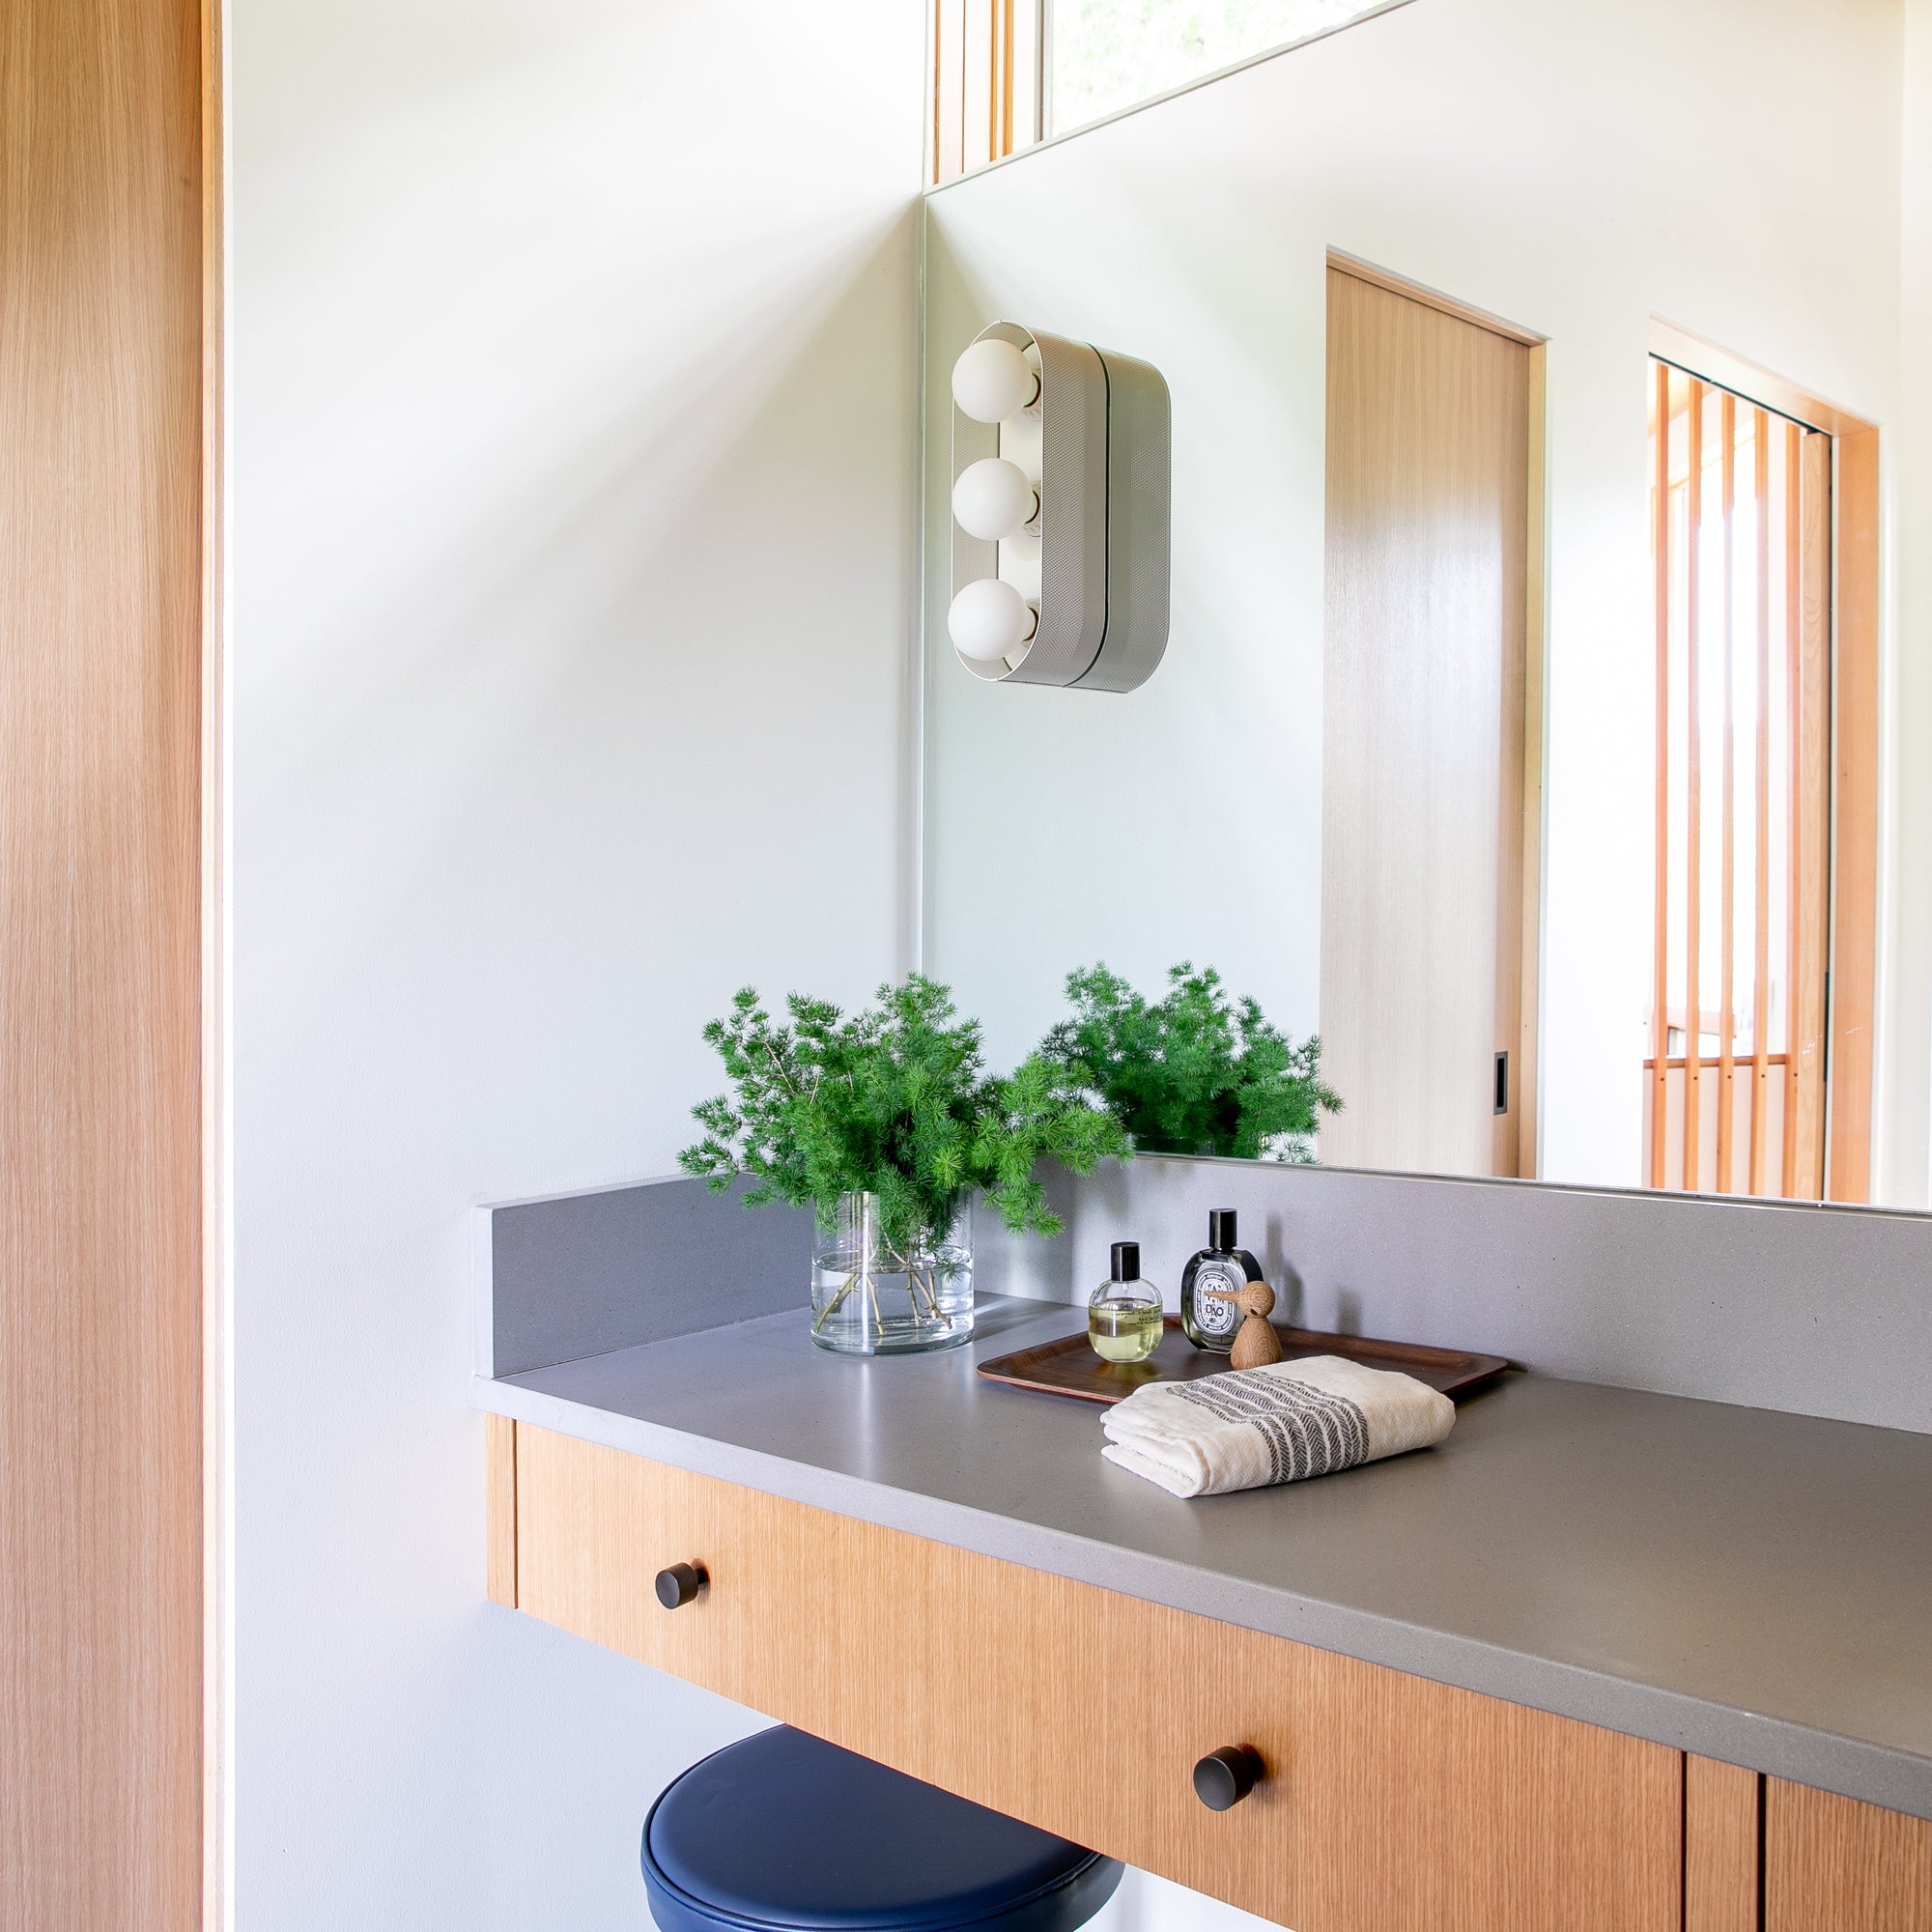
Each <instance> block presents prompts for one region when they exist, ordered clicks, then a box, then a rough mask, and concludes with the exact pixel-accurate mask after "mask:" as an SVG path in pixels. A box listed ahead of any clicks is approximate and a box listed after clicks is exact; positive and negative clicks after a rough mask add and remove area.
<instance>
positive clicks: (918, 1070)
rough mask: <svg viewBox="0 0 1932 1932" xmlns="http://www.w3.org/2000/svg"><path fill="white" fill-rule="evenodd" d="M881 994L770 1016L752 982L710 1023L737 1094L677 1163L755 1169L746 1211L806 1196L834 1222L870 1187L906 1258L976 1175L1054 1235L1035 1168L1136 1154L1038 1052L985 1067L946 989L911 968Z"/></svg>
mask: <svg viewBox="0 0 1932 1932" xmlns="http://www.w3.org/2000/svg"><path fill="white" fill-rule="evenodd" d="M878 1000H879V1004H878V1006H877V1007H875V1008H871V1009H867V1011H865V1012H860V1013H855V1014H853V1015H852V1016H851V1017H850V1018H846V1017H845V1016H844V1015H843V1014H841V1013H840V1012H839V1010H838V1008H837V1007H835V1006H832V1005H831V1004H829V1003H828V1002H827V1001H824V1000H810V999H807V998H805V997H804V996H803V995H802V994H798V993H793V994H792V995H791V996H790V997H789V998H788V999H787V1000H786V1002H785V1006H786V1009H787V1010H788V1011H789V1013H790V1015H791V1024H790V1025H789V1026H785V1025H777V1026H775V1025H774V1024H773V1023H772V1017H771V1015H770V1014H769V1013H768V1012H766V1011H765V1010H764V1009H763V1008H762V1007H760V1006H759V1004H758V996H757V994H756V993H755V992H754V991H753V989H752V988H751V987H750V986H747V987H746V988H745V989H744V990H743V991H742V992H740V993H739V994H738V995H737V996H736V997H735V998H734V999H733V1000H732V1002H731V1012H730V1015H729V1017H727V1018H725V1019H722V1020H713V1021H712V1022H711V1024H710V1025H709V1026H707V1027H706V1028H705V1029H704V1037H705V1039H706V1040H707V1041H708V1042H709V1043H710V1044H711V1045H712V1046H715V1047H716V1048H717V1049H718V1052H719V1055H720V1057H721V1058H722V1059H723V1060H724V1062H725V1072H726V1074H728V1075H729V1077H730V1079H731V1082H732V1085H733V1087H734V1089H735V1092H734V1093H732V1094H720V1095H718V1097H717V1098H715V1099H711V1100H706V1101H705V1102H704V1103H703V1105H701V1106H699V1107H696V1108H695V1109H694V1110H693V1111H694V1112H695V1114H696V1118H697V1122H698V1124H699V1126H701V1127H702V1128H703V1129H704V1138H703V1140H701V1141H699V1142H698V1143H697V1145H696V1147H690V1148H686V1149H685V1151H683V1152H682V1153H681V1154H679V1155H678V1157H677V1158H678V1165H679V1166H680V1167H682V1168H683V1169H684V1171H685V1172H686V1173H687V1174H692V1175H697V1176H700V1177H702V1178H703V1179H706V1180H707V1181H708V1182H709V1183H710V1185H711V1187H712V1189H713V1191H714V1192H722V1191H723V1190H724V1189H725V1188H726V1187H728V1186H729V1185H730V1184H731V1181H732V1179H733V1177H734V1176H737V1175H740V1174H749V1175H753V1176H755V1177H756V1179H757V1185H756V1186H755V1187H753V1189H752V1190H751V1191H750V1192H749V1193H748V1194H747V1195H746V1196H745V1205H746V1206H747V1207H757V1206H760V1205H761V1204H763V1203H765V1202H767V1201H786V1202H789V1203H791V1204H792V1205H793V1206H794V1207H800V1208H802V1207H806V1206H808V1205H810V1206H811V1207H812V1208H813V1209H814V1211H815V1212H816V1214H817V1216H818V1221H819V1225H820V1227H821V1229H822V1230H823V1231H824V1232H826V1233H830V1232H832V1229H833V1227H834V1224H835V1217H836V1214H837V1210H838V1197H839V1196H840V1195H841V1194H847V1193H850V1194H861V1193H865V1194H875V1195H877V1196H878V1200H879V1231H880V1236H881V1237H882V1239H883V1240H884V1242H885V1244H886V1246H887V1247H888V1248H889V1249H892V1250H895V1251H897V1253H899V1254H901V1255H903V1254H906V1253H909V1252H910V1251H911V1250H912V1248H913V1247H914V1246H915V1245H916V1244H918V1243H920V1242H922V1241H923V1240H929V1239H930V1238H931V1237H933V1236H937V1235H939V1234H943V1233H944V1231H945V1230H946V1229H947V1228H948V1227H949V1226H950V1225H951V1224H952V1219H953V1217H954V1215H955V1213H956V1212H957V1210H958V1208H959V1204H960V1201H961V1199H962V1198H963V1197H964V1195H965V1193H966V1190H967V1189H969V1188H975V1187H978V1188H983V1189H984V1190H985V1194H986V1198H987V1200H988V1201H990V1202H991V1203H992V1205H993V1207H994V1208H996V1209H997V1210H998V1211H999V1215H1000V1218H1001V1220H1003V1221H1004V1222H1005V1223H1006V1225H1007V1226H1008V1227H1009V1228H1010V1229H1012V1230H1013V1231H1014V1232H1015V1233H1016V1234H1038V1235H1057V1234H1059V1232H1060V1222H1059V1220H1058V1218H1057V1217H1056V1216H1055V1215H1053V1214H1051V1213H1050V1212H1048V1210H1047V1206H1046V1195H1045V1191H1044V1190H1043V1189H1042V1188H1041V1186H1040V1184H1039V1182H1038V1181H1037V1180H1036V1179H1034V1167H1035V1165H1036V1164H1037V1162H1038V1161H1040V1160H1041V1159H1043V1158H1048V1157H1051V1158H1052V1159H1054V1160H1057V1161H1059V1162H1060V1163H1061V1164H1062V1165H1063V1166H1065V1167H1068V1168H1071V1169H1072V1170H1073V1172H1074V1173H1075V1174H1087V1173H1091V1172H1092V1170H1093V1168H1094V1163H1095V1162H1096V1161H1098V1160H1099V1159H1100V1158H1101V1157H1102V1156H1103V1155H1106V1154H1122V1153H1126V1152H1128V1151H1130V1150H1129V1148H1128V1146H1127V1139H1126V1135H1125V1134H1124V1133H1123V1132H1122V1128H1121V1124H1120V1122H1117V1121H1116V1120H1115V1119H1114V1117H1113V1116H1112V1115H1111V1114H1108V1113H1106V1112H1104V1111H1102V1110H1101V1109H1100V1108H1098V1107H1095V1106H1094V1105H1093V1104H1092V1102H1091V1101H1090V1100H1088V1098H1087V1097H1086V1096H1085V1094H1083V1093H1082V1091H1081V1088H1082V1085H1083V1084H1084V1083H1082V1082H1081V1081H1079V1080H1077V1079H1075V1078H1073V1077H1071V1076H1070V1074H1069V1071H1068V1069H1067V1068H1066V1067H1065V1065H1062V1064H1061V1063H1060V1062H1058V1061H1054V1060H1049V1059H1047V1058H1045V1057H1044V1056H1043V1055H1040V1054H1033V1055H1031V1056H1030V1057H1029V1058H1028V1059H1027V1060H1025V1061H1024V1062H1023V1063H1022V1064H1021V1065H1019V1066H1018V1067H1016V1068H1015V1069H1014V1071H1013V1072H1012V1073H1010V1074H1009V1075H1007V1076H1006V1077H1005V1078H989V1077H988V1076H987V1075H986V1072H985V1070H984V1064H983V1062H982V1061H981V1059H980V1023H979V1021H978V1020H958V1021H955V1020H954V1017H953V1006H952V995H951V993H949V992H948V990H947V989H946V988H945V987H944V986H940V985H935V984H934V983H933V982H932V981H931V980H926V979H923V978H922V977H921V976H920V975H919V974H917V973H915V974H913V975H911V976H910V977H909V978H908V979H907V980H905V982H904V983H903V984H902V985H898V986H890V985H888V986H881V987H880V988H879V991H878Z"/></svg>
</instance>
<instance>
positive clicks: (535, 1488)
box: [514, 1423, 1682, 1932]
mask: <svg viewBox="0 0 1932 1932" xmlns="http://www.w3.org/2000/svg"><path fill="white" fill-rule="evenodd" d="M514 1456H515V1524H516V1568H515V1594H516V1603H517V1606H518V1607H519V1608H520V1609H523V1610H526V1611H527V1612H528V1613H529V1614H531V1615H533V1616H537V1617H541V1618H543V1619H544V1620H546V1621H547V1622H550V1623H553V1624H555V1625H557V1626H559V1627H560V1628H563V1629H565V1630H569V1631H573V1632H575V1633H577V1634H580V1635H582V1636H586V1637H589V1638H590V1639H591V1640H592V1641H594V1642H597V1643H602V1644H605V1645H607V1646H608V1647H609V1648H611V1649H613V1650H617V1651H621V1652H623V1653H625V1654H626V1655H628V1656H631V1657H635V1658H638V1659H639V1660H641V1661H642V1662H646V1663H650V1664H654V1665H656V1666H657V1667H658V1668H660V1669H663V1670H668V1671H670V1672H672V1673H674V1674H675V1675H677V1676H679V1677H683V1678H686V1679H689V1680H690V1681H691V1682H693V1683H696V1684H700V1685H703V1686H704V1687H705V1688H707V1689H709V1690H716V1691H718V1692H720V1693H721V1694H723V1695H724V1696H726V1697H730V1698H732V1699H734V1700H735V1701H737V1702H739V1703H742V1704H746V1705H749V1706H751V1707H752V1708H753V1710H757V1711H762V1712H765V1713H767V1714H768V1715H770V1716H771V1717H774V1718H777V1719H782V1720H784V1721H785V1722H787V1723H792V1724H796V1725H798V1726H799V1727H800V1728H801V1729H803V1730H807V1731H810V1732H812V1733H814V1734H815V1735H817V1736H820V1737H824V1738H829V1739H831V1740H832V1741H833V1742H835V1743H837V1744H841V1745H844V1746H847V1747H850V1748H851V1749H854V1750H858V1751H862V1752H864V1753H865V1754H866V1755H867V1756H869V1757H873V1758H876V1759H878V1760H880V1761H881V1762H883V1763H886V1764H890V1765H894V1766H895V1767H897V1768H898V1769H899V1770H902V1771H905V1772H909V1773H911V1774H912V1775H913V1776H917V1777H923V1778H925V1779H927V1780H928V1781H929V1782H931V1783H934V1784H939V1785H943V1786H945V1787H946V1788H947V1789H949V1790H952V1791H956V1792H959V1793H960V1794H962V1795H963V1796H965V1797H968V1798H972V1799H975V1800H977V1801H978V1802H980V1804H988V1805H991V1806H993V1807H994V1808H996V1809H998V1810H1002V1811H1006V1812H1008V1813H1010V1814H1011V1815H1013V1816H1015V1817H1020V1818H1024V1819H1027V1820H1029V1821H1030V1822H1032V1823H1034V1824H1036V1825H1039V1826H1042V1827H1044V1828H1045V1829H1046V1830H1048V1831H1053V1832H1058V1833H1062V1834H1064V1835H1065V1836H1066V1837H1069V1838H1072V1839H1074V1840H1076V1841H1077V1842H1079V1843H1081V1844H1085V1845H1090V1846H1093V1847H1094V1848H1095V1849H1097V1850H1100V1851H1103V1852H1108V1853H1111V1854H1112V1855H1113V1856H1115V1857H1117V1858H1120V1859H1123V1860H1125V1861H1127V1862H1129V1863H1131V1864H1136V1865H1139V1866H1142V1867H1143V1868H1145V1869H1147V1870H1150V1871H1154V1872H1158V1873H1161V1874H1162V1875H1164V1876H1166V1877H1168V1878H1172V1879H1176V1880H1178V1881H1179V1883H1181V1884H1183V1885H1186V1886H1190V1887H1193V1888H1194V1889H1197V1890H1201V1891H1206V1892H1209V1893H1211V1894H1213V1895H1214V1896H1216V1897H1219V1898H1223V1899H1226V1900H1227V1901H1228V1902H1229V1903H1231V1904H1234V1905H1237V1906H1241V1907H1243V1908H1244V1909H1246V1910H1248V1911H1251V1912H1258V1913H1261V1914H1263V1915H1264V1916H1265V1917H1267V1918H1273V1919H1275V1920H1276V1921H1278V1922H1279V1923H1282V1924H1286V1925H1290V1926H1293V1927H1294V1928H1295V1932H1373V1928H1380V1927H1388V1928H1397V1927H1401V1928H1407V1927H1415V1928H1418V1932H1419V1929H1420V1928H1430V1929H1431V1932H1438V1928H1441V1929H1443V1932H1459V1928H1464V1927H1466V1928H1468V1932H1530V1928H1539V1932H1540V1928H1545V1927H1548V1928H1563V1932H1595V1928H1603V1932H1648V1928H1656V1932H1664V1928H1666V1927H1669V1928H1672V1932H1675V1928H1676V1927H1677V1926H1678V1923H1679V1918H1680V1913H1681V1893H1680V1884H1681V1876H1680V1875H1681V1869H1682V1865H1681V1860H1682V1838H1681V1830H1682V1820H1681V1804H1682V1758H1681V1755H1680V1754H1679V1753H1678V1752H1676V1751H1673V1750H1669V1749H1666V1748H1664V1747H1662V1746H1658V1745H1652V1744H1646V1743H1642V1742H1640V1741H1638V1740H1636V1739H1634V1738H1626V1737H1622V1736H1619V1735H1618V1734H1616V1733H1614V1732H1609V1731H1602V1730H1597V1729H1595V1728H1593V1727H1591V1726H1589V1725H1585V1724H1578V1723H1574V1722H1571V1721H1570V1720H1568V1719H1561V1718H1552V1717H1549V1716H1548V1715H1546V1714H1544V1713H1542V1712H1536V1711H1530V1710H1526V1709H1523V1708H1522V1707H1520V1706H1518V1705H1513V1704H1505V1703H1500V1702H1498V1701H1496V1700H1494V1699H1492V1698H1487V1697H1479V1696H1476V1695H1474V1694H1472V1693H1470V1692H1468V1691H1463V1690H1451V1689H1449V1688H1447V1687H1446V1686H1443V1685H1438V1684H1432V1683H1430V1682H1428V1681H1426V1680H1424V1679H1420V1678H1414V1677H1407V1676H1405V1675H1403V1674H1402V1673H1400V1672H1397V1671H1391V1670H1385V1669H1381V1668H1379V1667H1378V1666H1376V1665H1373V1664H1367V1663H1360V1662H1355V1661H1354V1660H1352V1659H1350V1658H1345V1657H1340V1656H1336V1655H1334V1654H1332V1653H1329V1652H1326V1651H1318V1650H1311V1649H1308V1648H1306V1647H1304V1646H1302V1645H1299V1644H1293V1643H1289V1642H1285V1641H1284V1640H1282V1639H1280V1638H1277V1637H1269V1636H1263V1635H1260V1634H1256V1633H1254V1632H1250V1631H1244V1630H1240V1629H1237V1628H1236V1627H1234V1626H1231V1625H1226V1624H1219V1623H1215V1622H1212V1621H1211V1620H1209V1619H1208V1618H1204V1617H1199V1616H1194V1615H1190V1614H1188V1613H1186V1612H1183V1611H1179V1610H1172V1609H1167V1608H1165V1607H1163V1606H1161V1605H1153V1604H1147V1603H1143V1602H1141V1601H1140V1600H1139V1599H1137V1598H1132V1597H1123V1596H1121V1595H1118V1594H1117V1593H1115V1592H1112V1591H1108V1590H1101V1589H1097V1588H1095V1587H1094V1586H1093V1585H1091V1584H1084V1583H1076V1582H1071V1581H1069V1580H1067V1579H1066V1578H1065V1577H1054V1576H1049V1575H1047V1574H1045V1573H1043V1572H1039V1571H1034V1570H1028V1569H1025V1568H1022V1567H1020V1566H1017V1565H1013V1564H1009V1563H1003V1562H999V1561H997V1560H995V1559H993V1558H991V1557H985V1556H979V1555H975V1554H972V1553H970V1552H968V1551H964V1550H959V1549H954V1548H951V1547H949V1546H947V1545H945V1544H940V1543H933V1542H930V1541H928V1540H926V1539H924V1538H922V1537H916V1536H909V1535H906V1534H904V1533H902V1532H899V1531H895V1530H888V1529H881V1528H879V1527H877V1526H875V1525H873V1524H869V1523H865V1522H861V1521H858V1520H854V1519H852V1518H848V1517H840V1516H835V1515H832V1514H830V1513H829V1512H826V1511H823V1510H817V1509H811V1508H808V1507H806V1506H804V1505H802V1504H798V1503H790V1502H785V1501H782V1500H781V1499H779V1498H777V1497H773V1496H768V1495H764V1494H762V1493H760V1492H756V1491H752V1490H745V1489H740V1488H737V1487H736V1486H734V1485H731V1484H728V1483H722V1482H718V1481H716V1480H714V1479H712V1478H709V1477H703V1476H694V1475H691V1474H688V1473H686V1472H685V1471H682V1470H677V1469H672V1468H668V1467H666V1466H664V1465H663V1464H660V1463H649V1462H646V1461H644V1460H643V1459H641V1458H639V1457H635V1456H628V1455H625V1454H622V1453H621V1452H618V1451H615V1450H611V1449H606V1448H602V1447H600V1446H598V1445H596V1444H593V1443H586V1442H582V1441H579V1440H577V1439H575V1438H574V1437H569V1436H563V1435H555V1434H553V1433H551V1432H549V1431H545V1430H540V1429H535V1428H532V1427H530V1426H529V1425H527V1424H521V1423H520V1424H518V1425H517V1428H516V1432H515V1443H514ZM680 1562H690V1563H700V1564H702V1565H703V1567H704V1569H705V1571H706V1573H707V1575H708V1578H709V1581H708V1585H707V1587H706V1588H705V1589H704V1590H703V1591H702V1593H701V1594H700V1595H698V1596H697V1598H696V1600H695V1601H694V1602H692V1603H690V1604H688V1605H685V1606H684V1607H682V1608H679V1609H676V1610H673V1611H667V1610H666V1609H665V1608H664V1607H663V1606H662V1605H660V1604H659V1603H658V1601H657V1598H656V1596H655V1594H654V1590H653V1582H654V1579H655V1577H656V1575H657V1572H658V1571H659V1570H660V1569H663V1568H665V1567H667V1566H668V1565H670V1564H673V1563H680ZM1232 1744H1247V1745H1251V1746H1253V1747H1255V1748H1257V1749H1258V1750H1259V1751H1260V1752H1261V1753H1262V1755H1263V1758H1264V1763H1265V1765H1266V1767H1267V1776H1266V1777H1265V1778H1264V1781H1263V1782H1262V1784H1261V1785H1260V1786H1258V1787H1257V1788H1256V1790H1255V1791H1254V1792H1253V1793H1252V1794H1251V1795H1250V1796H1249V1797H1247V1798H1246V1799H1244V1800H1243V1801H1242V1802H1241V1803H1239V1804H1236V1805H1235V1806H1234V1808H1233V1809H1232V1810H1229V1811H1225V1812H1213V1811H1209V1810H1208V1809H1207V1808H1206V1807H1205V1806H1204V1805H1203V1804H1201V1802H1200V1801H1199V1800H1198V1799H1197V1798H1196V1797H1195V1795H1194V1791H1193V1787H1192V1783H1191V1773H1192V1769H1193V1766H1194V1764H1195V1761H1196V1760H1197V1759H1198V1758H1200V1757H1202V1756H1204V1755H1205V1754H1206V1753H1207V1752H1208V1751H1210V1750H1213V1749H1215V1748H1217V1747H1221V1746H1223V1745H1232Z"/></svg>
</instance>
